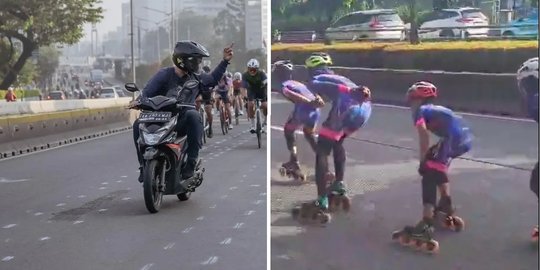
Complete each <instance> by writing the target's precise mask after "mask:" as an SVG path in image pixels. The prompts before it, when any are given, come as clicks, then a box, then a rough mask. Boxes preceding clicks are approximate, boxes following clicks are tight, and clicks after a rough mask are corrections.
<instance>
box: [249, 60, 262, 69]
mask: <svg viewBox="0 0 540 270" xmlns="http://www.w3.org/2000/svg"><path fill="white" fill-rule="evenodd" d="M247 67H248V68H259V61H257V59H255V58H252V59H250V60H249V61H248V63H247Z"/></svg>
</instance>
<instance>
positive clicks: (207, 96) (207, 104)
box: [201, 66, 214, 138]
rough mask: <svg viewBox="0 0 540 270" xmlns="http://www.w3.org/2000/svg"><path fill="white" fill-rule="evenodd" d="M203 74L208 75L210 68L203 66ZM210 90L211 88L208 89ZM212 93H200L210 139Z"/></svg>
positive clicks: (211, 133)
mask: <svg viewBox="0 0 540 270" xmlns="http://www.w3.org/2000/svg"><path fill="white" fill-rule="evenodd" d="M202 69H203V71H204V73H206V74H209V73H210V67H209V66H204V67H203V68H202ZM210 89H212V88H210ZM213 93H214V92H213V91H204V92H201V98H202V103H203V104H204V111H205V112H206V120H207V121H208V138H212V136H213V134H214V132H213V131H212V120H213V118H212V107H213V105H214V98H213V97H212V96H213Z"/></svg>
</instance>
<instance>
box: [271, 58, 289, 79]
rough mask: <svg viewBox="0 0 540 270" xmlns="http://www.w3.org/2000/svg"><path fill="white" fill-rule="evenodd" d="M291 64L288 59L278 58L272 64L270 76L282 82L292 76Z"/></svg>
mask: <svg viewBox="0 0 540 270" xmlns="http://www.w3.org/2000/svg"><path fill="white" fill-rule="evenodd" d="M293 68H294V67H293V64H292V63H291V61H290V60H279V61H277V62H275V63H274V64H273V65H272V78H274V77H275V78H276V80H277V81H279V82H284V81H287V80H290V79H291V78H292V72H293Z"/></svg>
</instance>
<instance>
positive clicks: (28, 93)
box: [0, 90, 40, 100]
mask: <svg viewBox="0 0 540 270" xmlns="http://www.w3.org/2000/svg"><path fill="white" fill-rule="evenodd" d="M6 93H7V90H0V100H4V99H5V97H6ZM39 94H40V92H39V90H15V96H16V97H17V100H21V98H23V97H25V98H26V97H37V96H39Z"/></svg>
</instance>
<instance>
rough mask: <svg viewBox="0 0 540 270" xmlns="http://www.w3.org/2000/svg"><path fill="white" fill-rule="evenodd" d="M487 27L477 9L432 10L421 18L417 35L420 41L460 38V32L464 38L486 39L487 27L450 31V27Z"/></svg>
mask: <svg viewBox="0 0 540 270" xmlns="http://www.w3.org/2000/svg"><path fill="white" fill-rule="evenodd" d="M488 25H489V20H488V18H487V17H486V15H484V14H483V13H482V12H481V11H480V9H478V8H472V7H462V8H457V9H441V10H434V11H432V12H430V13H428V14H427V15H426V16H425V17H424V18H423V20H422V21H421V22H420V27H419V28H420V29H419V32H418V34H419V36H420V38H421V39H428V38H439V37H460V36H461V31H464V34H465V36H466V37H468V36H474V37H487V35H488V31H489V29H488V28H487V27H486V28H468V29H452V28H451V27H471V26H474V27H478V26H488ZM429 28H434V29H429ZM437 28H444V29H437Z"/></svg>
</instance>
